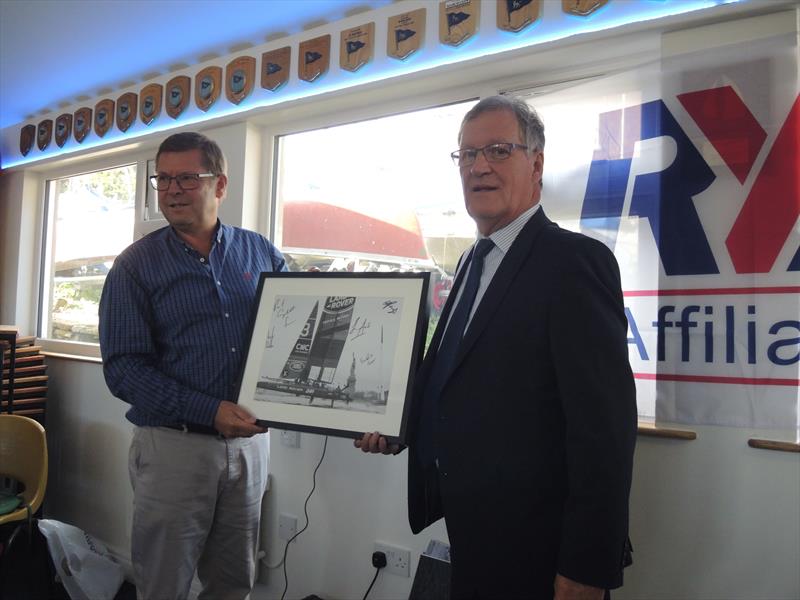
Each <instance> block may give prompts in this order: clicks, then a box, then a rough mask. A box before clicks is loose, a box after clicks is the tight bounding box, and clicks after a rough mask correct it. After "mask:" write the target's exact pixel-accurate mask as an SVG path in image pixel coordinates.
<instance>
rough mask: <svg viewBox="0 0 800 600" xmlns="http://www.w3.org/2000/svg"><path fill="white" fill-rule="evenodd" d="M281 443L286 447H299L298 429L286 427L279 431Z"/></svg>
mask: <svg viewBox="0 0 800 600" xmlns="http://www.w3.org/2000/svg"><path fill="white" fill-rule="evenodd" d="M281 444H283V445H284V446H286V447H287V448H299V447H300V432H299V431H289V430H288V429H283V430H282V431H281Z"/></svg>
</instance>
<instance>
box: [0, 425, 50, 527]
mask: <svg viewBox="0 0 800 600" xmlns="http://www.w3.org/2000/svg"><path fill="white" fill-rule="evenodd" d="M0 476H6V477H11V478H13V479H16V480H17V481H21V482H22V483H23V484H24V485H25V490H24V491H23V493H22V497H23V499H24V502H25V503H26V504H27V505H28V506H30V508H31V513H35V512H36V511H37V510H39V507H40V506H41V505H42V501H43V500H44V492H45V488H46V487H47V438H46V437H45V433H44V427H42V426H41V425H40V424H39V423H37V422H36V421H34V420H33V419H29V418H28V417H23V416H20V415H4V414H0ZM26 517H27V510H26V509H25V508H24V507H22V508H20V509H18V510H16V511H12V512H11V513H9V514H7V515H0V524H3V523H5V522H8V521H16V520H20V519H24V518H26Z"/></svg>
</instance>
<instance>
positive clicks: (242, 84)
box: [225, 56, 256, 104]
mask: <svg viewBox="0 0 800 600" xmlns="http://www.w3.org/2000/svg"><path fill="white" fill-rule="evenodd" d="M255 81H256V59H255V58H253V57H252V56H240V57H239V58H235V59H233V60H232V61H231V62H229V63H228V65H227V66H226V67H225V97H226V98H227V99H228V101H229V102H233V103H234V104H239V103H240V102H241V101H242V100H244V99H245V98H247V97H248V96H249V95H250V92H252V91H253V87H255Z"/></svg>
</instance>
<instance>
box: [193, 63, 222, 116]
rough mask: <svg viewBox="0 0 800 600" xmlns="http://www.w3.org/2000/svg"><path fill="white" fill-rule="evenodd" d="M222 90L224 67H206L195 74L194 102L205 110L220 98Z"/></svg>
mask: <svg viewBox="0 0 800 600" xmlns="http://www.w3.org/2000/svg"><path fill="white" fill-rule="evenodd" d="M221 90H222V67H215V66H212V67H206V68H205V69H203V70H202V71H200V72H199V73H198V74H197V75H195V76H194V103H195V104H197V108H199V109H200V110H202V111H203V112H205V111H207V110H208V109H209V108H211V105H212V104H214V102H216V101H217V98H219V94H220V91H221Z"/></svg>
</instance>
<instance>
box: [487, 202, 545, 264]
mask: <svg viewBox="0 0 800 600" xmlns="http://www.w3.org/2000/svg"><path fill="white" fill-rule="evenodd" d="M539 206H541V203H540V202H537V203H536V204H534V205H533V206H531V207H530V208H529V209H528V210H526V211H525V212H524V213H522V214H521V215H520V216H518V217H517V218H516V219H514V220H513V221H511V223H509V224H508V225H506V226H505V227H503V228H502V229H498V230H497V231H495V232H493V233H492V234H490V235H489V239H490V240H492V241H493V242H494V245H495V246H497V248H499V249H500V251H501V252H502V253H503V254H505V253H506V252H508V250H509V248H511V244H513V243H514V240H516V239H517V236H518V235H519V232H520V231H522V228H523V227H525V224H526V223H527V222H528V221H529V220H530V218H531V217H532V216H533V215H534V214H536V211H537V210H539ZM480 237H483V236H480Z"/></svg>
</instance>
